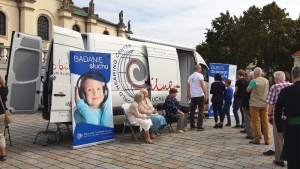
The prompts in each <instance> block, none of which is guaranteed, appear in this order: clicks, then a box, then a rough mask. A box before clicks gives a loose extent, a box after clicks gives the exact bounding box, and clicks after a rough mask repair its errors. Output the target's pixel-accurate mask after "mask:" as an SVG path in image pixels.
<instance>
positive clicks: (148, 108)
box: [139, 89, 167, 139]
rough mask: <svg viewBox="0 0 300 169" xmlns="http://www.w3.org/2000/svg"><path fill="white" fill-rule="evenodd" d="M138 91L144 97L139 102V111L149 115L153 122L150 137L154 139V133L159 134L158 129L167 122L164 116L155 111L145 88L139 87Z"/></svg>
mask: <svg viewBox="0 0 300 169" xmlns="http://www.w3.org/2000/svg"><path fill="white" fill-rule="evenodd" d="M140 92H141V93H142V94H143V96H144V97H143V100H142V101H141V102H140V103H139V112H141V113H142V114H147V115H149V116H150V119H151V121H152V123H153V125H152V126H151V128H150V137H151V139H154V138H155V136H154V133H155V134H156V135H159V131H160V130H162V129H163V128H164V127H165V126H166V125H167V122H166V119H165V117H164V116H162V115H159V114H158V113H157V110H156V109H155V108H154V107H153V105H152V103H151V101H150V99H148V98H147V96H148V91H147V90H146V89H141V91H140Z"/></svg>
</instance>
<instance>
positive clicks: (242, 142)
mask: <svg viewBox="0 0 300 169" xmlns="http://www.w3.org/2000/svg"><path fill="white" fill-rule="evenodd" d="M41 117H42V115H41V113H40V112H38V113H35V114H26V115H25V114H16V115H14V118H15V123H12V124H10V132H11V135H12V143H13V146H7V148H6V151H7V155H8V160H7V161H6V162H5V163H2V165H1V163H0V168H5V169H7V168H30V169H31V168H47V169H48V168H54V169H56V168H93V169H94V168H130V169H135V168H142V169H143V168H154V169H157V168H159V169H161V168H162V169H164V168H180V169H181V168H197V169H199V168H200V169H201V168H220V169H221V168H259V169H261V168H277V166H276V165H273V164H272V161H273V158H274V156H272V157H269V156H263V155H262V152H263V151H266V149H268V148H269V147H268V146H263V145H261V146H257V145H252V144H249V143H248V140H246V139H244V137H245V135H244V134H242V133H239V130H236V129H232V128H224V129H222V130H215V129H213V128H212V126H213V125H214V121H213V119H208V120H207V121H206V122H204V127H205V128H206V129H205V131H203V132H197V131H192V130H191V131H189V132H186V133H183V134H175V133H169V131H168V130H167V129H165V130H164V131H163V132H162V135H161V136H159V137H157V138H156V139H155V140H154V141H155V144H153V145H149V144H145V143H144V142H142V141H143V140H142V138H141V136H140V134H139V133H137V137H138V139H139V141H141V144H136V142H135V140H134V139H131V133H130V132H126V133H125V137H124V138H125V139H124V141H123V142H120V141H119V140H120V138H121V134H120V133H118V132H116V135H115V136H116V141H115V142H111V143H105V144H100V145H95V146H90V147H84V148H80V149H76V150H72V149H71V145H72V138H71V137H69V133H68V132H67V131H64V130H63V132H62V134H63V138H64V139H63V140H61V142H60V143H57V142H56V141H55V140H53V139H51V141H50V142H49V143H48V144H47V146H43V145H41V143H40V142H39V143H37V144H32V142H33V141H34V139H35V135H36V133H37V132H38V131H43V130H45V127H46V125H47V121H45V120H42V119H41ZM174 125H175V124H174ZM64 128H65V127H64ZM49 129H51V130H56V125H54V124H51V125H50V127H49ZM271 134H272V128H271V127H270V136H271ZM39 141H43V138H40V139H39ZM261 141H262V142H263V140H261ZM285 168H286V167H285Z"/></svg>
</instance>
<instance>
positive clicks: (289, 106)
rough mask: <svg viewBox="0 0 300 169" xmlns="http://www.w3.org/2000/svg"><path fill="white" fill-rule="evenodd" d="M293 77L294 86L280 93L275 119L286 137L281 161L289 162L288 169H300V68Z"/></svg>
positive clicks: (294, 70) (297, 68)
mask: <svg viewBox="0 0 300 169" xmlns="http://www.w3.org/2000/svg"><path fill="white" fill-rule="evenodd" d="M291 76H292V79H293V82H294V84H293V85H291V86H288V87H285V88H283V89H282V90H281V91H280V93H279V95H278V98H277V102H276V105H275V112H274V117H275V123H276V128H277V131H278V133H282V134H283V137H284V145H283V149H282V153H281V157H280V160H286V161H287V168H300V160H299V157H300V144H299V143H300V104H299V103H300V66H295V67H293V69H292V73H291ZM283 110H284V112H282V111H283ZM275 151H276V148H275Z"/></svg>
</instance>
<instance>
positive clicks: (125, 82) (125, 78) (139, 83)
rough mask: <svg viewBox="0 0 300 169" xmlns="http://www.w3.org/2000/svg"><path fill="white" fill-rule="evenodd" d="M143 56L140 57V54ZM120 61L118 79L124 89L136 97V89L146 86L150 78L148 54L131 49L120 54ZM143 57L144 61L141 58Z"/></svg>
mask: <svg viewBox="0 0 300 169" xmlns="http://www.w3.org/2000/svg"><path fill="white" fill-rule="evenodd" d="M141 54H142V56H143V57H141V58H138V56H141ZM120 56H121V58H120V60H119V63H118V79H119V82H120V84H121V86H122V88H123V91H124V92H125V93H126V94H127V95H128V96H130V97H132V98H134V94H135V93H136V92H134V91H135V90H140V89H142V88H145V81H146V80H147V79H148V73H147V67H146V65H145V62H147V60H146V56H145V55H144V54H143V53H141V52H137V51H134V50H129V51H126V52H124V53H123V54H122V55H120ZM141 59H143V60H144V62H143V61H142V60H141Z"/></svg>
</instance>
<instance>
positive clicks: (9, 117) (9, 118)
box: [0, 97, 13, 124]
mask: <svg viewBox="0 0 300 169" xmlns="http://www.w3.org/2000/svg"><path fill="white" fill-rule="evenodd" d="M0 101H1V105H2V108H3V110H4V113H5V122H6V124H9V123H11V122H12V121H13V117H12V115H11V113H10V111H9V110H6V109H5V107H4V104H3V102H2V99H1V97H0Z"/></svg>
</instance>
